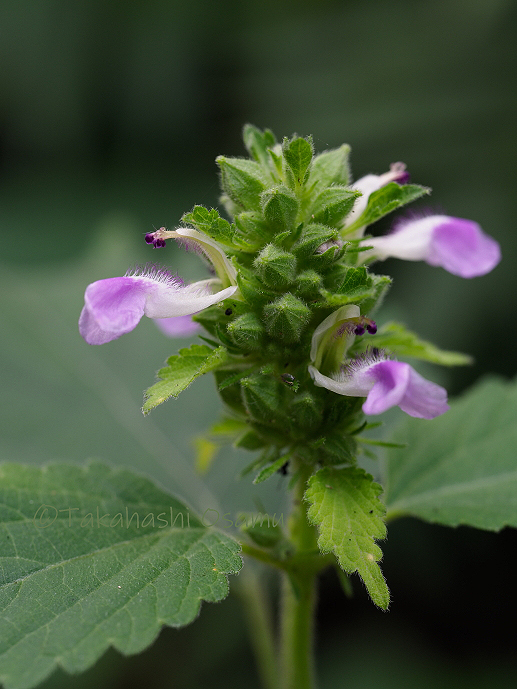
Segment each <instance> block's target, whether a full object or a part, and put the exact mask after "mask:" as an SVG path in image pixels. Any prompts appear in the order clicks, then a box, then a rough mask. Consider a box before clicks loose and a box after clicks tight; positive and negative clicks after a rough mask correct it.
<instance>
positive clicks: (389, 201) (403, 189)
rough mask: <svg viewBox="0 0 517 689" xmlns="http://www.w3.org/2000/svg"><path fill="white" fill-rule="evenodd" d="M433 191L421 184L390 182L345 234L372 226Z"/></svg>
mask: <svg viewBox="0 0 517 689" xmlns="http://www.w3.org/2000/svg"><path fill="white" fill-rule="evenodd" d="M430 193H431V190H430V189H428V188H427V187H422V186H420V185H419V184H402V185H401V184H397V183H396V182H390V183H389V184H386V186H384V187H382V188H381V189H377V191H374V192H373V194H370V196H369V198H368V205H367V206H366V208H365V210H364V212H363V213H362V214H361V215H360V216H359V217H358V218H357V220H356V221H355V222H354V223H352V225H349V226H348V227H347V228H346V230H345V231H344V233H343V234H345V235H347V234H350V233H352V232H354V231H355V230H357V229H358V228H359V227H364V226H365V225H371V224H372V223H374V222H377V220H380V218H382V217H384V216H385V215H387V214H388V213H392V212H393V211H394V210H396V209H397V208H400V207H401V206H405V205H406V204H407V203H411V202H412V201H416V199H419V198H420V197H421V196H424V195H425V194H430Z"/></svg>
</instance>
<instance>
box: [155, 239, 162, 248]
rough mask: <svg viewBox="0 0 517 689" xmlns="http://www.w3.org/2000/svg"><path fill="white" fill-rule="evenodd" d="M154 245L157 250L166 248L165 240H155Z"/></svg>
mask: <svg viewBox="0 0 517 689" xmlns="http://www.w3.org/2000/svg"><path fill="white" fill-rule="evenodd" d="M153 244H154V248H155V249H163V248H164V247H165V239H155V240H154V241H153Z"/></svg>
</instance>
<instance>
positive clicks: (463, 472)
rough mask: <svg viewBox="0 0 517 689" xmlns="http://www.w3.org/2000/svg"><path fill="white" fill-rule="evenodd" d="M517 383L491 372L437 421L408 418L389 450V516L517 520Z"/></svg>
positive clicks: (481, 523)
mask: <svg viewBox="0 0 517 689" xmlns="http://www.w3.org/2000/svg"><path fill="white" fill-rule="evenodd" d="M516 418H517V385H516V383H515V382H513V383H508V382H503V381H500V380H494V379H489V380H485V381H483V382H482V383H480V384H478V385H477V386H476V387H475V388H474V389H472V390H471V391H469V392H468V393H467V394H465V395H464V396H462V397H461V398H460V399H458V400H457V401H454V402H453V403H452V404H451V409H450V410H449V411H448V412H447V413H446V414H444V415H443V416H440V417H439V418H437V419H433V420H432V421H423V420H417V419H412V418H410V417H407V418H406V419H404V423H403V424H402V426H401V427H400V428H399V430H398V431H397V432H396V433H395V434H394V436H393V438H390V440H394V441H395V442H402V443H407V448H405V449H403V450H393V451H390V452H389V455H388V460H387V464H386V472H385V482H386V494H385V501H386V504H387V507H388V517H389V518H395V517H399V516H402V515H412V516H415V517H420V518H421V519H425V520H427V521H430V522H436V523H438V524H444V525H446V526H458V525H459V524H466V525H468V526H475V527H477V528H479V529H489V530H492V531H497V530H499V529H502V528H503V527H505V526H513V527H517V465H516V461H515V448H516V447H517V424H516V422H515V420H516Z"/></svg>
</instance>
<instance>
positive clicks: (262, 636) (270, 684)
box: [237, 567, 278, 689]
mask: <svg viewBox="0 0 517 689" xmlns="http://www.w3.org/2000/svg"><path fill="white" fill-rule="evenodd" d="M237 593H238V595H239V596H240V598H241V600H242V602H243V608H244V613H245V616H246V621H247V625H248V632H249V635H250V639H251V645H252V647H253V652H254V654H255V659H256V661H257V666H258V671H259V674H260V679H261V683H262V686H263V687H264V689H278V663H277V658H276V652H275V641H274V634H273V621H272V619H271V608H270V605H269V600H267V595H266V593H265V590H264V587H263V586H262V584H261V582H260V580H259V577H258V576H257V575H256V574H255V572H254V571H253V568H252V567H246V568H245V569H244V570H243V572H242V573H241V575H240V576H239V585H238V587H237Z"/></svg>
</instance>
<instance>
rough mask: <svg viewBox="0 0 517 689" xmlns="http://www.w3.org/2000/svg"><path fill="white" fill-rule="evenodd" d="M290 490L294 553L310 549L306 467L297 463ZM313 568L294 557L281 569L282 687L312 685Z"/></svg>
mask: <svg viewBox="0 0 517 689" xmlns="http://www.w3.org/2000/svg"><path fill="white" fill-rule="evenodd" d="M297 469H298V471H299V478H298V482H297V485H296V488H295V491H294V499H293V510H292V513H291V516H290V519H289V531H290V537H291V541H292V542H293V544H294V546H295V547H296V554H297V555H302V554H303V553H307V552H313V551H314V550H315V548H316V534H315V529H314V527H312V526H311V525H310V524H309V523H308V521H307V513H306V507H305V504H304V502H303V494H304V492H305V489H306V485H307V479H308V477H309V475H310V468H308V467H305V466H303V465H301V464H299V465H298V467H297ZM316 576H317V574H316V570H315V568H314V567H311V566H309V564H308V563H305V566H304V560H303V558H302V559H299V560H298V561H294V562H293V563H292V565H291V566H290V567H289V570H288V571H286V572H284V573H282V609H281V642H282V671H283V673H282V675H283V677H282V679H283V685H282V689H314V686H315V678H314V609H315V603H316Z"/></svg>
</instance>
